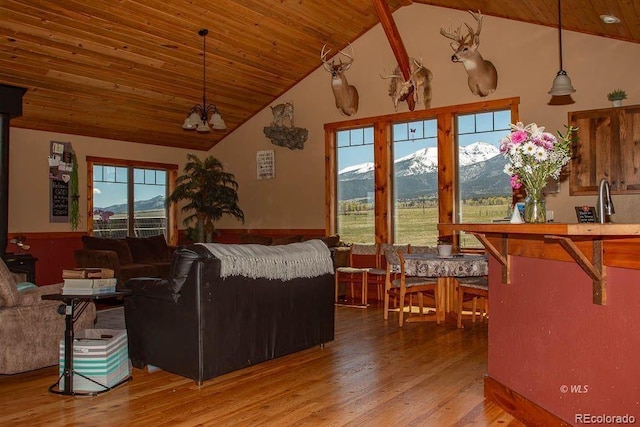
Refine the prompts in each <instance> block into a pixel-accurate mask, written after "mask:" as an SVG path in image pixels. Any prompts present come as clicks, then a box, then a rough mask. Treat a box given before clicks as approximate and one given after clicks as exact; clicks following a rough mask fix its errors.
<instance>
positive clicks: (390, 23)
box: [372, 0, 416, 111]
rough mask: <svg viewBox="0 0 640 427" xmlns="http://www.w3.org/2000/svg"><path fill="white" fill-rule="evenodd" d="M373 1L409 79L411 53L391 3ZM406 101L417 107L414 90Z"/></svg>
mask: <svg viewBox="0 0 640 427" xmlns="http://www.w3.org/2000/svg"><path fill="white" fill-rule="evenodd" d="M372 1H373V7H374V8H375V9H376V13H377V14H378V19H380V23H381V24H382V28H383V29H384V33H385V34H386V35H387V39H388V40H389V44H390V45H391V50H393V54H394V55H395V57H396V61H398V66H399V67H400V72H401V73H402V77H404V80H405V81H407V80H409V77H410V76H411V65H410V64H409V55H407V49H405V47H404V43H402V37H400V32H399V31H398V27H397V26H396V22H395V21H394V20H393V15H391V10H390V9H389V5H388V4H387V1H386V0H372ZM406 101H407V105H408V106H409V110H411V111H413V110H414V109H415V107H416V101H415V98H414V97H413V91H411V90H410V92H409V95H408V96H407V99H406Z"/></svg>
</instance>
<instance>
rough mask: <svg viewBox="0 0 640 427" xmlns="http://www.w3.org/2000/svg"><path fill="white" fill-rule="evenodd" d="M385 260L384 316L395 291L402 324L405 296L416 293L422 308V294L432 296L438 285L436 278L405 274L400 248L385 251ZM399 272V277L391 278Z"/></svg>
mask: <svg viewBox="0 0 640 427" xmlns="http://www.w3.org/2000/svg"><path fill="white" fill-rule="evenodd" d="M407 249H408V248H407ZM385 257H386V260H387V276H386V279H387V280H386V282H385V301H384V318H385V320H386V319H388V315H389V311H390V308H389V299H390V298H391V297H392V296H394V295H395V294H396V293H397V296H398V311H399V316H398V325H399V326H400V327H402V326H403V325H404V310H405V303H406V299H407V296H411V295H413V294H417V295H418V301H419V305H420V310H421V311H422V309H423V298H422V296H423V294H427V295H431V296H433V299H434V300H435V292H436V288H437V286H438V279H437V278H435V277H410V276H407V275H406V274H405V270H404V256H403V252H402V250H398V251H394V250H387V251H386V252H385ZM395 272H399V273H400V274H399V277H397V278H393V274H394V273H395ZM411 310H412V302H411V301H409V314H411Z"/></svg>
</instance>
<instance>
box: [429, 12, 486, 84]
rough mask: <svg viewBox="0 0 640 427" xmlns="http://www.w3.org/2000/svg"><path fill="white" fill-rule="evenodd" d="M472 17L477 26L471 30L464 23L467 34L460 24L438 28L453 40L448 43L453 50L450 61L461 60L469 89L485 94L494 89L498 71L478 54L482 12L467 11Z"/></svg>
mask: <svg viewBox="0 0 640 427" xmlns="http://www.w3.org/2000/svg"><path fill="white" fill-rule="evenodd" d="M469 13H470V14H471V16H473V19H475V20H476V22H477V24H478V28H477V30H476V31H473V29H472V28H471V26H470V25H469V24H466V23H465V25H466V27H467V30H468V34H467V35H466V36H463V35H462V25H460V27H459V28H458V29H457V30H456V31H454V32H452V31H451V27H449V29H448V30H445V29H444V28H441V29H440V34H442V35H443V36H445V37H446V38H448V39H451V40H453V42H452V43H451V44H450V45H451V48H452V49H453V50H454V51H455V53H454V54H453V56H451V61H453V62H462V65H464V68H465V70H467V74H468V76H469V79H468V83H469V89H471V92H472V93H473V94H474V95H479V96H487V95H489V94H490V93H492V92H493V91H495V90H496V87H497V86H498V72H497V71H496V67H494V66H493V64H492V63H491V62H489V61H486V60H484V59H483V58H482V55H480V52H479V51H478V46H480V30H481V29H482V14H481V13H480V11H478V13H477V14H475V13H473V12H472V11H469Z"/></svg>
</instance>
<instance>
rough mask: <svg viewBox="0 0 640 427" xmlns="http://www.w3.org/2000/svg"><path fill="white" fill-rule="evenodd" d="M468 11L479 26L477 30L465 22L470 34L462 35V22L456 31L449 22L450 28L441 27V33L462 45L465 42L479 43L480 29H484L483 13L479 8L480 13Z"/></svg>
mask: <svg viewBox="0 0 640 427" xmlns="http://www.w3.org/2000/svg"><path fill="white" fill-rule="evenodd" d="M468 12H469V13H470V14H471V16H473V19H475V21H476V23H477V24H478V28H477V29H476V30H475V31H474V30H473V28H471V25H469V24H467V23H466V22H465V24H464V25H465V26H466V27H467V31H468V34H467V35H465V36H463V35H462V24H460V26H459V27H458V29H457V30H455V31H451V24H449V29H448V30H447V29H444V28H440V34H442V35H443V36H445V37H446V38H448V39H450V40H453V41H454V42H456V43H458V44H461V45H462V44H465V43H474V44H479V43H480V31H482V18H483V16H482V13H481V12H480V11H479V10H478V13H473V12H472V11H470V10H469V11H468Z"/></svg>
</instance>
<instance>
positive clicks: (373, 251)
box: [335, 243, 379, 307]
mask: <svg viewBox="0 0 640 427" xmlns="http://www.w3.org/2000/svg"><path fill="white" fill-rule="evenodd" d="M378 254H379V249H378V245H375V244H373V245H367V244H359V243H354V244H352V245H351V248H350V249H349V266H347V267H338V268H336V270H335V287H336V289H335V302H336V304H339V300H338V294H339V288H340V283H345V284H347V285H349V288H350V290H351V293H350V295H351V299H355V285H358V286H360V297H361V302H360V304H353V305H354V306H357V307H366V306H367V286H368V282H367V272H368V271H369V270H370V269H371V268H374V266H375V262H376V261H375V258H376V257H377V256H378Z"/></svg>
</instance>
